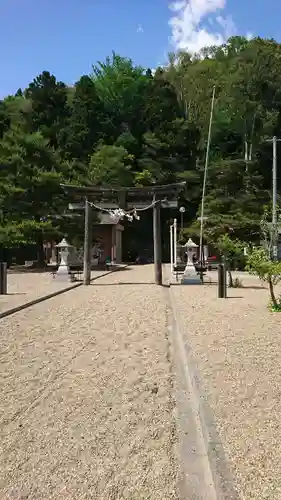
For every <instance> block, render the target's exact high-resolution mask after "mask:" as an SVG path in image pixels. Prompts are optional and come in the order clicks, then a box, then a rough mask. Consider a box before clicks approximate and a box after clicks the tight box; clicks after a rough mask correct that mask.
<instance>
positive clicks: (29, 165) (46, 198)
mask: <svg viewBox="0 0 281 500" xmlns="http://www.w3.org/2000/svg"><path fill="white" fill-rule="evenodd" d="M0 164H1V170H0V201H1V227H2V233H4V234H7V235H9V234H11V236H15V235H16V234H17V236H15V239H16V240H21V241H26V242H36V243H37V244H38V256H39V260H41V261H42V258H43V251H42V242H43V239H44V237H45V235H46V234H48V235H49V236H50V233H51V232H52V233H53V235H54V234H55V233H56V232H58V228H57V227H56V225H55V226H54V227H52V223H51V222H48V221H46V220H45V219H46V218H48V217H49V216H52V215H56V214H58V213H60V212H61V211H62V210H63V209H64V207H65V200H64V197H63V193H62V191H61V188H60V182H62V180H63V179H65V178H67V176H68V172H67V171H66V170H65V165H63V164H61V163H60V161H59V159H58V157H57V155H56V153H55V152H54V151H53V149H52V148H50V147H49V146H48V143H47V141H46V139H44V138H43V136H42V134H41V133H40V132H36V133H33V134H24V133H23V132H13V131H10V132H8V133H7V134H5V136H4V138H3V140H2V141H1V142H0ZM11 226H14V227H15V231H13V230H12V228H11ZM9 227H10V229H9ZM44 229H46V234H45V232H44Z"/></svg>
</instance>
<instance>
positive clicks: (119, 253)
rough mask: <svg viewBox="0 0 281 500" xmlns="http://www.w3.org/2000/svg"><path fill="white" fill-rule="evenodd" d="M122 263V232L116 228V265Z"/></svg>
mask: <svg viewBox="0 0 281 500" xmlns="http://www.w3.org/2000/svg"><path fill="white" fill-rule="evenodd" d="M121 263H122V231H121V230H120V228H119V227H116V264H121Z"/></svg>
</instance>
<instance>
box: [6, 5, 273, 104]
mask: <svg viewBox="0 0 281 500" xmlns="http://www.w3.org/2000/svg"><path fill="white" fill-rule="evenodd" d="M171 4H172V2H169V1H168V0H79V1H78V0H56V1H55V0H0V47H1V78H0V98H3V97H4V96H6V95H8V94H12V93H14V92H16V90H17V89H18V88H19V87H22V88H24V87H26V86H27V85H28V83H29V82H30V81H32V80H33V78H34V77H35V76H37V75H38V74H39V73H40V72H41V71H43V70H48V71H50V72H51V73H53V74H54V75H55V76H56V77H57V78H58V79H59V80H63V81H64V82H66V83H68V84H72V83H74V82H75V81H76V80H77V79H79V77H80V76H81V75H82V74H87V73H88V72H89V71H90V70H91V66H92V64H94V63H95V62H96V61H97V60H104V59H105V57H106V56H107V55H110V54H111V51H112V50H115V52H117V53H119V54H121V55H124V56H128V57H131V58H132V59H133V60H134V62H136V63H138V64H141V65H143V66H145V67H151V68H154V67H156V66H157V65H158V64H161V63H163V62H165V53H167V52H168V51H169V50H172V49H175V48H188V49H189V50H191V51H194V50H197V49H198V48H200V46H202V44H208V43H213V42H215V43H220V42H221V41H223V40H225V39H226V38H227V37H228V36H229V35H232V34H239V35H240V34H243V35H247V34H250V33H251V34H253V35H255V36H257V35H259V36H266V37H273V38H275V39H277V40H280V41H281V36H280V33H279V31H280V27H279V26H280V18H281V2H278V1H277V0H189V1H187V0H182V1H181V0H180V1H176V2H174V3H173V4H172V7H173V8H171Z"/></svg>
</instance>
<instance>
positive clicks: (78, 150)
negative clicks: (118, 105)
mask: <svg viewBox="0 0 281 500" xmlns="http://www.w3.org/2000/svg"><path fill="white" fill-rule="evenodd" d="M70 111H71V112H70V115H69V117H68V120H67V122H66V126H65V128H62V129H61V132H60V145H61V148H62V153H63V154H64V155H66V156H67V157H69V158H71V159H76V160H78V159H79V161H80V162H84V163H85V164H87V163H88V159H89V155H90V154H91V152H92V151H93V149H94V148H95V146H96V145H97V143H98V142H99V141H100V140H101V139H102V138H103V134H104V121H103V120H104V113H103V103H102V101H101V100H100V98H99V97H98V95H97V91H96V87H95V83H94V82H93V80H92V79H91V78H90V77H89V76H87V75H84V76H82V77H81V78H80V80H79V81H78V82H77V83H76V84H75V89H74V94H73V96H72V104H71V109H70Z"/></svg>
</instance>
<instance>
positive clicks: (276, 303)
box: [246, 247, 281, 312]
mask: <svg viewBox="0 0 281 500" xmlns="http://www.w3.org/2000/svg"><path fill="white" fill-rule="evenodd" d="M246 269H247V271H249V273H250V274H254V275H255V276H258V277H259V279H260V280H262V281H264V282H266V283H267V284H268V288H269V294H270V301H269V309H270V310H271V311H274V312H281V297H276V294H275V290H274V287H275V286H276V285H277V284H278V283H279V282H280V281H281V262H278V261H272V260H271V259H270V257H269V254H268V252H266V250H265V249H264V248H261V247H258V248H253V250H252V251H251V252H250V253H249V255H248V262H247V267H246Z"/></svg>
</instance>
